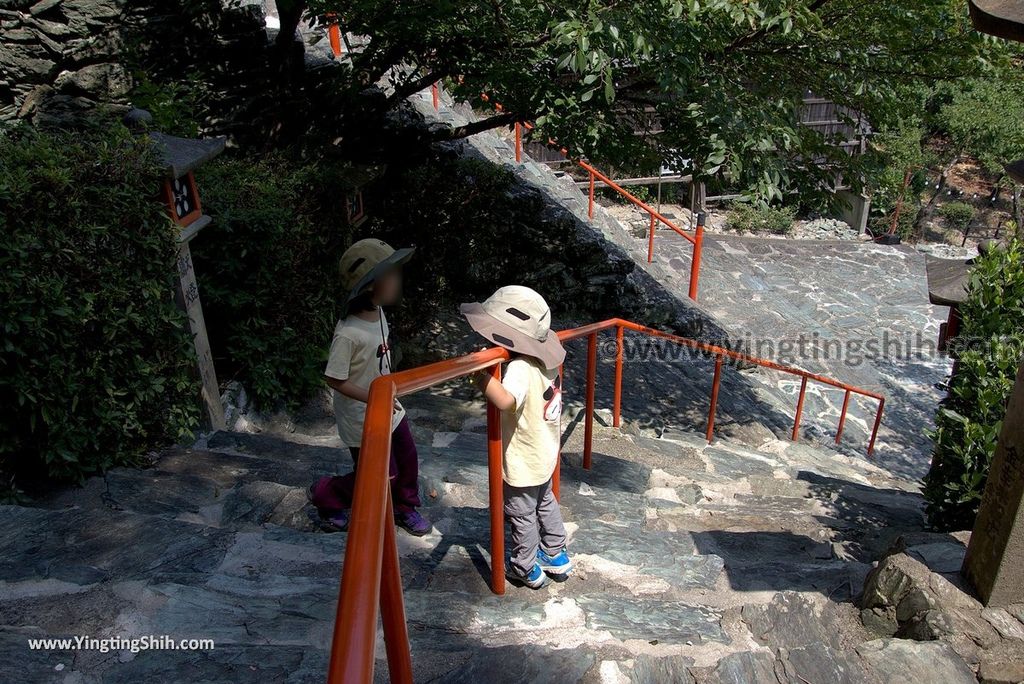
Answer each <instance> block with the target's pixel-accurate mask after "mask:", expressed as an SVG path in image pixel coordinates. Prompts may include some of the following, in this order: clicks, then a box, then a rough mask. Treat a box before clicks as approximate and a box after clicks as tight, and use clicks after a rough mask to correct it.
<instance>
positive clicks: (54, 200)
mask: <svg viewBox="0 0 1024 684" xmlns="http://www.w3.org/2000/svg"><path fill="white" fill-rule="evenodd" d="M160 179H161V171H160V169H159V168H158V166H157V165H156V163H155V161H154V159H153V156H152V154H151V152H150V149H149V145H148V144H146V143H144V142H141V141H139V140H138V139H136V138H134V137H133V136H131V134H129V133H128V131H127V130H125V129H124V128H123V127H120V126H113V127H107V128H100V127H99V126H98V125H95V126H93V127H89V128H87V129H85V130H83V131H77V132H74V133H71V132H66V133H44V132H39V131H35V130H32V129H28V128H19V129H16V130H8V131H7V132H2V133H0V229H2V236H3V237H2V238H0V271H2V273H3V276H2V278H0V312H2V314H0V318H2V320H3V334H2V341H0V404H2V405H3V407H4V411H3V414H2V417H0V471H2V472H0V476H2V478H0V482H3V483H5V484H7V486H8V487H9V486H10V484H9V483H10V482H11V479H10V478H11V477H13V475H14V473H19V474H28V475H31V476H36V475H44V474H45V475H50V476H54V477H61V478H81V477H83V476H84V475H85V474H87V473H90V472H94V471H97V470H103V469H106V468H109V467H111V466H113V465H118V464H126V463H131V462H133V461H134V460H135V459H136V458H137V456H138V455H139V454H140V453H141V452H142V451H144V450H146V449H149V448H152V447H154V446H156V445H159V444H161V443H166V442H167V441H169V440H176V439H180V438H183V437H186V436H188V435H190V433H191V431H192V430H193V429H194V427H195V426H196V425H197V421H198V416H199V412H198V403H197V395H198V391H197V386H196V384H195V382H194V381H193V369H194V354H193V351H192V344H191V339H190V336H189V335H188V333H187V323H186V319H185V316H184V314H183V313H182V312H180V311H179V309H178V307H177V306H176V304H175V302H174V288H175V282H176V274H175V252H176V244H175V234H176V231H175V230H174V229H173V228H172V226H171V223H170V221H169V220H168V217H167V214H166V211H165V209H164V207H163V206H162V205H161V204H160V203H159V202H158V201H157V200H156V199H155V198H156V197H157V192H156V191H157V188H158V187H159V183H160Z"/></svg>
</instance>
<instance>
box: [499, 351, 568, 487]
mask: <svg viewBox="0 0 1024 684" xmlns="http://www.w3.org/2000/svg"><path fill="white" fill-rule="evenodd" d="M501 384H502V386H504V388H505V389H506V390H508V392H509V394H511V395H512V396H513V397H514V398H515V400H516V405H515V406H514V407H513V408H512V409H510V410H508V411H505V412H504V413H502V416H501V437H502V445H503V446H504V450H505V458H504V460H503V465H504V469H503V473H502V475H503V477H504V480H505V482H507V483H509V484H510V485H512V486H513V487H534V486H537V485H541V484H544V483H545V482H547V481H548V480H549V479H551V475H552V473H554V472H555V465H556V463H557V462H558V448H559V440H560V439H561V419H562V390H561V381H560V378H559V377H558V369H557V368H556V369H553V370H548V369H547V368H544V366H543V364H541V363H540V362H539V361H537V360H536V359H533V358H530V357H520V358H516V359H513V360H512V361H510V362H509V364H508V366H507V367H506V368H505V376H504V378H503V379H502V381H501Z"/></svg>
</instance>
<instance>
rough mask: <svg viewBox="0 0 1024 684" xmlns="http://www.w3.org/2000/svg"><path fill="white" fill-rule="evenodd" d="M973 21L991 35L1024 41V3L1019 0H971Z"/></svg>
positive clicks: (977, 27)
mask: <svg viewBox="0 0 1024 684" xmlns="http://www.w3.org/2000/svg"><path fill="white" fill-rule="evenodd" d="M969 4H970V12H971V23H972V24H974V28H976V29H978V30H979V31H981V32H982V33H987V34H989V35H991V36H997V37H999V38H1005V39H1007V40H1014V41H1017V42H1024V3H1021V2H1020V1H1019V0H970V3H969Z"/></svg>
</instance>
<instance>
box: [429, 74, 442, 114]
mask: <svg viewBox="0 0 1024 684" xmlns="http://www.w3.org/2000/svg"><path fill="white" fill-rule="evenodd" d="M438 90H439V89H438V85H437V81H434V83H432V84H431V85H430V99H431V100H433V101H434V111H435V112H436V111H437V110H438V109H440V108H441V98H440V92H438Z"/></svg>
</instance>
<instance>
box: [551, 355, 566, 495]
mask: <svg viewBox="0 0 1024 684" xmlns="http://www.w3.org/2000/svg"><path fill="white" fill-rule="evenodd" d="M564 370H565V367H564V366H559V367H558V386H559V387H560V388H561V387H564V386H565V373H564ZM563 400H564V396H563ZM559 420H561V417H559ZM551 491H552V492H554V494H555V499H557V500H561V498H562V443H561V441H559V443H558V458H557V459H556V460H555V472H554V474H553V475H552V476H551Z"/></svg>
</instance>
